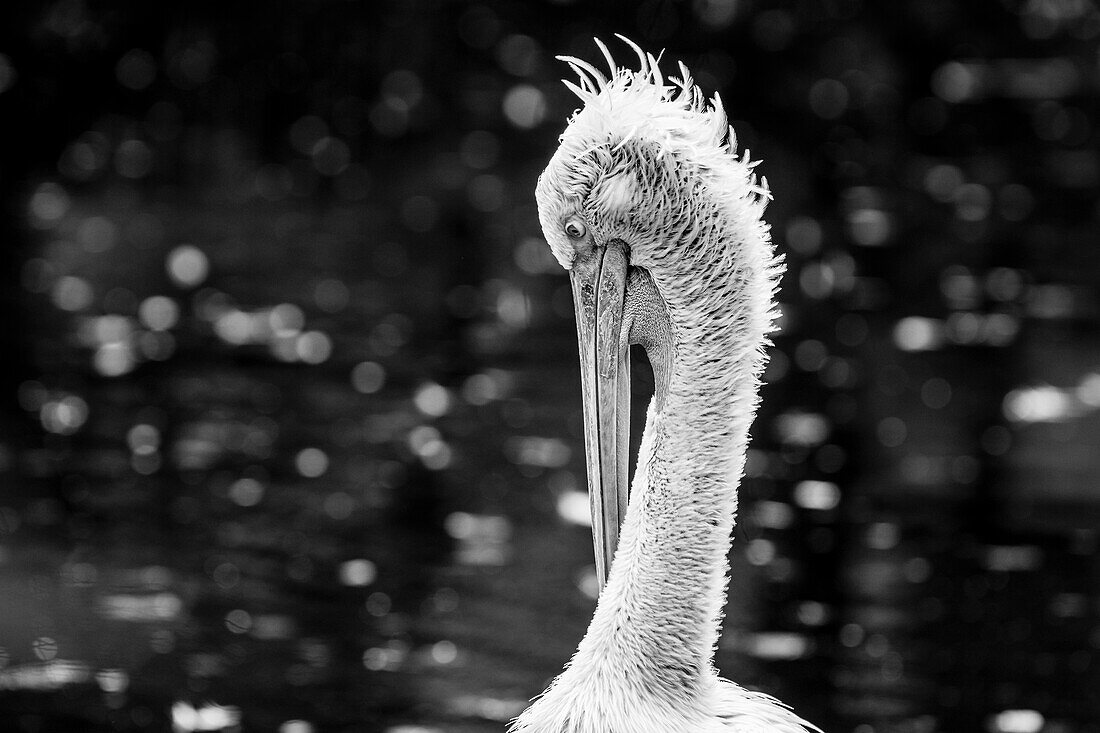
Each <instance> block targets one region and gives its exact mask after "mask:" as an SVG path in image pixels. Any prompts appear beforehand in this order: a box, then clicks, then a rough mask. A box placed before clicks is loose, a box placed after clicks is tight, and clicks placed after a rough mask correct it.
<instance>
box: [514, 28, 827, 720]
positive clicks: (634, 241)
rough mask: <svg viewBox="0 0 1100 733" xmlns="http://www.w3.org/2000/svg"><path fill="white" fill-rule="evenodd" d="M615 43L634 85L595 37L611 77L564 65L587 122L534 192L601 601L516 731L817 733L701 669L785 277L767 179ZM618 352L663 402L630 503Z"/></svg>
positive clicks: (722, 132) (710, 646) (714, 624)
mask: <svg viewBox="0 0 1100 733" xmlns="http://www.w3.org/2000/svg"><path fill="white" fill-rule="evenodd" d="M619 38H620V39H621V40H622V41H623V42H624V43H626V44H628V45H629V46H630V47H631V48H632V49H633V51H634V53H636V54H637V57H638V61H639V64H640V68H639V69H638V70H637V71H635V70H633V69H629V68H620V67H618V66H617V65H616V63H615V61H614V59H613V58H612V56H611V53H610V52H609V51H608V49H607V47H606V46H605V45H604V44H603V43H601V42H600V41H599V40H598V39H597V40H596V44H597V45H598V47H599V49H600V51H601V53H602V54H603V56H604V58H605V59H606V61H607V65H608V68H609V71H610V75H609V76H604V75H603V73H601V72H600V71H599V70H597V69H596V67H594V66H592V65H590V64H588V63H587V62H585V61H582V60H580V59H577V58H573V57H559V59H560V60H562V61H565V62H567V63H568V64H569V65H570V66H571V67H572V69H573V71H574V72H575V73H576V74H577V77H578V79H577V82H576V83H574V82H571V81H565V84H566V86H568V87H569V88H570V89H571V90H572V91H573V93H575V94H576V95H577V96H578V97H579V98H580V99H581V101H582V102H583V107H582V108H581V109H580V110H578V111H576V112H575V113H574V114H573V115H572V117H571V118H570V120H569V123H568V125H567V126H566V129H565V131H564V132H563V133H562V135H561V137H560V146H559V147H558V150H557V152H556V153H554V156H553V157H552V158H551V160H550V162H549V164H548V165H547V167H546V169H545V170H544V171H543V173H542V174H541V175H540V176H539V181H538V185H537V187H536V190H535V196H536V199H537V202H538V210H539V222H540V224H541V225H542V229H543V232H544V234H545V236H546V240H547V242H548V244H549V245H550V248H551V250H552V251H553V254H554V257H555V258H556V259H557V260H558V262H559V263H560V264H561V266H562V267H563V268H565V270H566V271H568V273H569V278H570V283H571V286H572V291H573V301H574V306H575V311H576V322H577V334H578V340H579V347H580V348H579V351H580V361H581V389H582V393H583V401H584V425H585V450H586V455H587V471H588V482H589V492H590V497H591V502H592V519H593V521H592V529H593V541H594V544H595V551H596V572H597V576H598V578H599V581H600V584H601V592H600V597H599V600H598V602H597V605H596V611H595V615H594V616H593V618H592V621H591V623H590V625H589V627H588V631H587V633H586V634H585V636H584V638H583V640H582V641H581V642H580V645H579V646H578V648H577V651H576V653H575V654H574V655H573V658H572V660H571V661H570V662H569V663H568V665H566V668H565V670H564V671H563V672H562V673H561V674H560V675H559V676H558V677H557V678H556V679H555V680H554V681H553V682H552V683H551V684H550V686H549V687H548V688H547V689H546V691H545V692H543V693H542V695H540V696H539V697H538V698H536V700H535V701H534V702H533V703H532V705H531V706H530V707H529V708H527V710H525V711H524V712H523V713H522V714H521V715H520V716H519V717H518V718H517V719H516V720H514V721H513V723H512V725H511V727H510V731H512V732H513V733H658V732H659V733H688V732H690V733H720V732H721V733H729V732H730V731H739V732H740V733H757V732H759V733H805V732H806V729H807V728H810V729H814V730H819V729H817V728H816V727H815V726H813V725H811V724H809V723H807V722H805V721H804V720H802V719H801V718H800V717H798V716H797V715H795V714H794V713H793V712H792V711H791V710H790V709H789V708H787V707H786V706H785V705H783V704H782V703H779V702H778V701H777V700H775V699H774V698H772V697H770V696H768V695H765V694H763V693H759V692H753V691H749V690H746V689H744V688H742V687H740V686H738V685H736V684H734V683H733V682H730V681H728V680H725V679H722V678H720V677H719V676H718V674H717V672H716V671H715V668H714V663H713V656H714V649H715V646H716V644H717V641H718V634H719V627H720V618H721V614H722V608H723V606H724V604H725V598H726V587H727V582H728V572H729V562H728V559H727V553H728V552H729V548H730V543H731V533H732V531H733V525H734V515H735V513H736V510H737V485H738V481H739V479H740V476H741V474H742V471H743V468H744V463H745V450H746V444H747V441H748V430H749V425H750V423H751V422H752V419H753V416H754V414H755V412H756V407H757V403H758V391H759V383H760V374H761V372H762V370H763V368H764V365H765V362H766V356H765V352H764V348H765V346H766V345H767V344H768V334H769V333H770V332H771V331H773V330H774V326H773V323H774V320H775V316H776V312H777V309H776V305H775V297H774V296H775V292H776V289H777V286H778V282H779V277H780V274H781V273H782V270H783V264H782V260H781V258H779V257H777V256H776V255H775V253H774V251H773V247H772V244H771V239H770V235H769V230H768V225H767V224H765V223H764V221H763V220H762V215H763V212H764V208H765V206H766V204H767V201H768V200H770V198H771V195H770V193H769V190H768V186H767V180H766V179H762V178H761V179H758V178H757V176H756V174H755V173H754V172H753V168H754V167H755V165H756V164H755V163H753V162H751V161H750V157H749V152H748V151H747V150H746V151H745V154H744V155H743V156H742V157H740V158H739V157H738V156H737V155H736V138H735V135H734V132H733V129H732V128H731V127H729V126H728V124H727V120H726V114H725V112H724V110H723V108H722V102H721V99H720V98H719V96H718V95H717V94H715V95H714V97H713V98H711V99H710V100H709V101H708V100H706V99H705V97H704V95H703V92H702V91H701V90H700V89H699V88H698V87H697V86H696V85H695V84H694V82H693V80H692V78H691V75H690V74H689V72H688V70H687V68H686V67H684V65H683V64H680V65H679V72H680V76H679V77H678V78H677V77H670V78H669V79H668V80H667V81H666V79H665V78H664V75H663V73H662V72H661V71H660V69H659V68H658V60H657V59H656V58H654V57H653V55H652V54H647V53H645V52H643V51H642V50H641V49H640V48H639V47H638V46H637V45H636V44H634V43H633V42H631V41H630V40H628V39H626V38H624V37H623V36H619ZM630 344H640V345H641V346H642V347H643V348H644V349H645V350H646V353H647V354H648V356H649V360H650V363H651V364H652V366H653V372H654V382H655V389H654V395H653V399H652V400H651V402H650V405H649V409H648V413H647V417H646V425H645V431H644V433H643V436H642V442H641V449H640V454H639V457H638V464H637V470H636V473H635V476H634V480H633V485H632V486H631V487H630V490H629V491H628V490H627V461H626V455H627V448H628V440H627V438H628V430H629V428H628V420H627V411H628V410H629V403H628V395H629V392H628V387H629V371H628V370H629V364H628V347H629V345H630ZM624 515H625V516H624ZM621 517H622V524H621V535H620V518H621Z"/></svg>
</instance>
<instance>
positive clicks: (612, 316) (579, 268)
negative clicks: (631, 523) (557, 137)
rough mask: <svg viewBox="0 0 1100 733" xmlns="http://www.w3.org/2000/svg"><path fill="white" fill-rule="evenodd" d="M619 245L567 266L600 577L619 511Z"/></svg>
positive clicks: (622, 342) (623, 368) (624, 426)
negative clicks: (573, 315)
mask: <svg viewBox="0 0 1100 733" xmlns="http://www.w3.org/2000/svg"><path fill="white" fill-rule="evenodd" d="M627 269H628V260H627V251H626V244H625V243H624V242H622V241H621V240H617V239H613V240H611V241H610V242H608V244H607V245H606V246H604V247H594V248H593V249H592V251H591V252H589V253H587V254H586V255H584V256H582V257H578V258H577V260H576V261H575V262H574V263H573V269H572V270H571V271H570V273H569V276H570V281H571V284H572V286H573V306H574V310H575V312H576V316H577V340H578V345H579V351H580V358H581V390H582V396H583V400H584V450H585V456H586V458H587V462H588V496H589V500H590V502H591V505H592V542H593V544H594V545H595V550H596V578H597V580H598V581H599V584H600V588H601V589H602V588H603V586H604V584H605V583H606V582H607V576H608V573H609V572H610V568H611V561H612V559H613V558H614V557H615V548H616V547H617V546H618V544H619V525H620V523H621V522H622V520H623V518H624V517H625V516H626V505H627V496H628V487H627V471H628V463H627V457H628V456H627V451H628V448H629V437H630V359H629V358H628V353H627V349H628V344H627V338H626V334H624V333H623V332H622V327H623V304H624V302H625V300H626V284H627Z"/></svg>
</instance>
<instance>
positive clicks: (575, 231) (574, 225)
mask: <svg viewBox="0 0 1100 733" xmlns="http://www.w3.org/2000/svg"><path fill="white" fill-rule="evenodd" d="M586 231H587V230H586V229H585V228H584V224H581V223H580V222H579V221H567V222H566V223H565V233H566V234H568V235H569V236H570V237H571V238H573V239H580V238H581V237H583V236H584V234H585V232H586Z"/></svg>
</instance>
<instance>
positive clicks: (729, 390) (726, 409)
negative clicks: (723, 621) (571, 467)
mask: <svg viewBox="0 0 1100 733" xmlns="http://www.w3.org/2000/svg"><path fill="white" fill-rule="evenodd" d="M676 310H677V308H676V304H670V311H671V312H670V317H671V318H672V321H673V323H674V324H675V323H676V322H677V315H678V314H677V313H676V312H675V311H676ZM708 326H709V328H708ZM712 332H713V324H702V323H700V324H696V325H693V326H681V327H680V328H678V329H677V334H676V341H677V345H676V348H675V353H674V355H673V356H672V364H671V372H670V376H669V384H668V396H667V398H666V400H665V403H664V405H662V408H661V409H660V410H658V409H657V408H656V406H655V405H651V406H650V409H649V413H648V417H647V421H646V430H645V434H644V436H643V438H642V446H641V450H640V454H639V459H638V470H637V473H636V475H635V477H634V481H633V485H632V488H631V499H630V506H629V509H628V512H627V516H626V519H625V522H624V526H623V531H622V537H621V541H620V545H619V550H618V552H617V554H616V557H615V560H614V563H613V565H612V570H611V576H610V578H609V581H608V585H607V587H606V588H605V589H604V592H603V594H602V596H601V598H600V601H599V605H598V607H597V610H596V614H595V616H594V617H593V620H592V623H591V625H590V627H589V630H588V633H587V635H586V637H585V639H584V640H583V641H582V642H581V645H580V647H579V649H578V651H577V656H576V658H575V659H574V663H573V667H574V668H576V669H577V670H578V671H580V670H586V671H587V672H588V673H589V674H590V675H592V676H593V677H594V678H596V679H598V678H599V677H600V676H601V674H607V675H609V676H610V675H625V676H626V677H627V678H628V680H627V681H628V683H635V684H636V685H637V688H638V689H643V690H645V689H648V690H650V691H651V693H650V694H652V695H654V696H655V697H656V698H658V699H663V700H666V701H668V702H669V703H675V704H677V705H683V704H684V702H685V700H684V694H685V692H690V691H691V690H696V691H700V690H701V689H702V688H703V683H704V681H706V680H710V679H711V677H712V665H711V659H712V656H713V650H714V646H715V644H716V642H717V639H718V632H719V628H718V627H719V619H720V614H721V610H722V607H723V606H724V603H725V596H726V577H727V572H728V569H729V564H728V560H727V553H728V551H729V546H730V541H731V532H732V529H733V523H734V514H735V512H736V508H737V479H738V477H739V476H740V474H741V470H742V468H743V465H744V456H745V447H746V441H747V433H748V426H749V423H750V421H751V419H752V414H753V412H754V410H753V408H754V405H755V395H756V385H757V379H756V372H757V369H756V365H755V362H756V361H758V360H759V357H758V355H757V354H758V352H757V350H756V349H755V348H751V349H749V350H747V351H746V350H745V349H744V348H743V347H742V348H741V349H739V351H740V353H739V354H738V353H731V352H732V348H730V346H728V345H723V344H715V343H714V342H713V333H712ZM761 339H762V336H761ZM722 346H726V348H722ZM731 374H732V375H735V376H733V377H732V378H731Z"/></svg>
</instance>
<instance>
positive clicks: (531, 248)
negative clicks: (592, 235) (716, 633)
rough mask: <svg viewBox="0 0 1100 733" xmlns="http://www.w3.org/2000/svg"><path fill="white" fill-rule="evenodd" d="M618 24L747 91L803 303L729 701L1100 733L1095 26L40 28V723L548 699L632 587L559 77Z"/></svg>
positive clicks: (439, 0)
mask: <svg viewBox="0 0 1100 733" xmlns="http://www.w3.org/2000/svg"><path fill="white" fill-rule="evenodd" d="M615 32H620V33H624V34H626V35H628V36H630V37H631V38H633V39H634V40H636V41H638V42H639V43H641V44H642V45H643V46H645V47H647V48H649V49H652V50H659V49H661V48H665V49H667V52H666V54H665V59H666V61H667V62H668V63H667V64H666V67H667V68H668V69H672V68H674V66H673V62H674V61H675V60H683V61H685V62H686V63H687V64H688V66H689V67H690V68H691V69H692V70H693V71H694V72H695V74H696V77H697V79H698V81H699V83H700V84H701V85H702V86H703V88H704V89H705V90H708V91H711V90H718V91H721V93H722V95H723V97H724V99H725V101H726V106H727V109H729V110H730V113H731V121H732V122H733V124H734V126H735V128H736V130H737V133H738V137H739V139H740V141H741V144H742V146H747V147H749V148H751V149H752V151H753V153H754V155H753V157H754V158H756V157H762V158H763V159H764V161H765V162H764V163H763V165H762V166H761V168H760V171H761V172H762V173H764V174H765V175H766V176H767V177H768V179H769V181H770V183H771V186H772V190H773V192H774V195H775V201H774V203H773V204H772V205H771V207H770V208H769V211H768V219H769V221H770V222H771V224H772V227H773V233H774V236H775V239H776V241H777V242H778V244H779V247H780V249H781V250H782V251H783V252H785V253H786V257H787V262H788V271H787V275H786V278H785V280H784V287H783V291H782V293H781V296H780V298H781V301H782V307H783V314H784V315H783V324H782V325H783V331H782V333H781V334H780V335H779V336H778V338H777V339H776V348H775V349H774V350H773V357H772V363H771V366H770V367H769V369H768V372H767V375H766V381H767V385H766V386H765V388H764V395H763V398H764V405H763V408H762V410H761V414H760V417H759V418H758V420H757V422H756V424H755V426H754V442H753V447H752V449H751V452H750V457H749V463H748V476H747V478H746V480H745V482H744V484H743V487H742V502H741V506H742V509H741V516H740V521H739V525H738V528H737V531H736V540H735V543H734V548H733V551H732V554H731V560H732V564H733V580H732V584H731V605H730V607H729V610H728V614H727V619H726V630H725V633H724V636H723V638H722V643H721V646H720V648H719V650H718V655H717V661H718V664H719V666H720V668H721V670H722V672H723V674H725V675H726V676H728V677H731V678H732V679H735V680H737V681H739V682H741V683H742V684H745V685H747V686H750V687H754V688H757V689H763V690H765V691H767V692H770V693H772V694H776V695H778V696H779V697H780V698H782V699H783V700H785V701H787V702H789V703H791V704H793V705H794V706H795V708H796V709H797V710H798V711H799V712H800V713H801V714H802V715H804V716H805V717H807V718H808V719H810V720H813V721H815V722H817V723H819V724H820V725H821V726H822V727H823V728H825V729H826V730H828V731H830V733H836V732H838V731H839V732H843V731H851V732H852V733H884V732H886V731H899V732H902V733H933V732H936V731H963V730H971V731H972V730H984V731H989V732H990V733H1040V732H1045V733H1075V732H1078V731H1081V732H1084V731H1097V730H1100V724H1098V722H1097V721H1098V719H1100V586H1098V581H1100V559H1098V556H1097V549H1098V548H1097V544H1098V542H1097V540H1098V536H1100V535H1098V528H1100V495H1098V492H1097V481H1098V479H1100V457H1098V456H1100V450H1098V442H1100V329H1098V326H1100V296H1098V292H1100V290H1098V286H1100V248H1098V242H1097V235H1098V233H1100V205H1098V198H1097V190H1098V181H1100V155H1098V152H1097V151H1098V148H1100V146H1098V145H1097V142H1098V138H1100V133H1098V130H1097V124H1098V120H1100V117H1098V114H1097V113H1098V109H1097V95H1098V90H1100V44H1098V39H1100V9H1098V7H1097V5H1096V4H1095V3H1094V2H1092V1H1091V0H1000V1H993V0H975V1H973V2H947V1H946V0H904V1H902V0H899V1H898V2H893V3H864V2H859V1H858V0H830V1H818V0H799V1H794V2H790V1H785V2H754V1H752V0H690V1H689V0H677V1H673V0H657V1H651V0H643V1H642V2H637V3H591V4H585V3H581V2H568V1H566V0H558V1H557V2H522V3H521V2H505V1H504V0H495V1H494V0H487V1H483V2H463V1H459V0H453V1H444V0H419V1H398V0H385V1H377V2H352V1H351V0H312V1H310V0H302V1H299V2H265V3H226V2H209V1H207V0H189V1H188V2H145V1H138V0H133V1H129V2H127V1H119V2H91V1H81V0H59V1H55V2H13V1H12V0H8V2H5V3H3V5H2V8H0V125H2V133H0V204H2V206H3V209H2V213H0V230H2V231H0V236H2V241H0V258H3V259H2V260H0V277H3V278H4V281H3V283H2V286H0V316H2V317H3V319H4V324H3V327H2V328H0V342H2V343H0V348H2V353H3V360H2V363H0V401H2V405H3V407H2V408H0V476H2V481H3V484H2V485H3V491H2V492H0V718H2V719H3V721H4V722H3V724H2V726H3V729H4V730H20V731H70V730H104V731H105V730H168V729H174V730H177V731H191V730H244V731H280V732H281V733H313V732H314V731H388V732H389V733H437V732H438V731H459V732H460V733H461V732H467V731H468V732H471V733H472V732H474V731H478V732H480V731H500V730H502V729H503V727H504V725H505V722H506V721H507V720H508V719H509V718H510V717H512V716H513V715H515V714H516V713H517V712H518V711H519V710H521V709H522V707H524V705H525V701H526V700H527V699H528V698H530V697H531V696H532V695H534V694H536V693H537V692H539V691H541V690H542V688H543V686H544V685H545V683H546V681H547V680H548V679H549V678H550V677H551V676H553V675H554V674H555V673H556V672H557V671H558V670H559V669H560V668H561V665H562V664H563V662H564V661H565V660H566V659H567V658H568V656H569V654H570V653H571V652H572V650H573V648H574V646H575V644H576V642H577V640H578V639H579V638H580V636H581V635H582V634H583V632H584V629H585V626H586V623H587V620H588V617H589V615H590V614H591V611H592V609H593V606H594V600H593V598H594V594H595V579H594V573H593V569H592V567H591V549H590V540H589V534H588V529H587V528H586V527H585V526H583V524H584V517H585V515H586V513H587V505H586V498H585V496H584V490H585V478H584V468H583V449H582V446H581V417H580V414H581V413H580V393H579V384H578V378H577V367H576V346H575V343H574V336H573V317H572V311H571V308H572V306H571V301H570V297H569V290H568V285H567V281H566V278H565V277H563V275H562V273H561V271H560V269H559V268H558V267H557V265H556V264H555V263H554V262H553V261H552V259H551V258H550V256H549V252H548V249H547V248H546V246H545V244H544V242H543V241H542V237H541V232H540V230H539V227H538V223H537V220H536V216H535V209H534V202H533V197H532V189H533V186H534V181H535V178H536V176H537V174H538V172H539V171H540V170H541V168H542V166H543V165H544V164H545V161H546V160H547V159H548V158H549V156H550V155H551V154H552V152H553V150H554V148H555V146H556V142H557V141H556V137H557V135H558V134H559V133H560V131H561V129H562V128H563V126H564V122H565V118H566V117H567V115H568V114H569V113H570V112H571V111H572V110H573V109H574V108H575V107H576V106H577V105H578V102H577V100H576V99H575V98H573V97H571V95H570V94H569V93H568V92H567V90H565V89H564V87H563V86H562V85H561V84H560V83H559V81H558V79H559V78H561V77H562V76H567V75H568V71H567V69H566V68H565V67H564V65H562V64H560V63H559V62H556V61H554V60H553V56H554V55H555V54H559V53H569V54H574V55H577V56H580V57H583V58H588V59H591V60H596V59H598V58H599V56H598V53H597V51H596V48H595V46H594V45H593V44H592V41H591V38H592V36H593V35H598V36H600V37H601V38H604V39H605V40H608V41H612V40H613V38H612V34H613V33H615ZM612 47H613V48H614V49H615V51H616V52H617V53H620V54H621V58H622V59H623V61H624V62H630V58H631V54H630V53H629V52H628V51H627V49H626V47H625V46H623V45H622V44H619V43H618V42H614V43H612ZM635 372H636V375H637V376H638V377H639V378H638V379H637V382H638V386H637V389H636V394H635V397H636V400H635V410H634V422H635V424H636V427H637V424H638V423H639V421H640V419H641V418H642V415H643V412H642V410H643V408H644V404H645V401H646V399H647V387H646V376H647V375H646V367H645V364H644V363H642V362H641V361H639V363H638V364H636V369H635ZM651 379H652V378H651V377H649V380H650V386H651Z"/></svg>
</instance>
